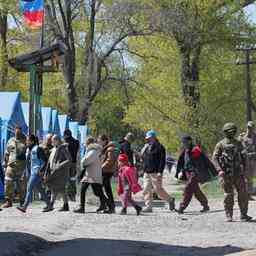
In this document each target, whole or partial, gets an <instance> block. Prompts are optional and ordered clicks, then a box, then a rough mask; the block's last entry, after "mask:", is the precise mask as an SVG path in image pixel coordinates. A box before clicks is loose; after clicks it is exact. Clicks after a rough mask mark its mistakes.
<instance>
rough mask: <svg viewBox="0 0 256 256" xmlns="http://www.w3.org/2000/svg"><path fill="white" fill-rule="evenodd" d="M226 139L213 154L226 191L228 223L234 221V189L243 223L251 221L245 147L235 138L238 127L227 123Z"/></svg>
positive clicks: (225, 126)
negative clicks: (246, 181) (246, 182)
mask: <svg viewBox="0 0 256 256" xmlns="http://www.w3.org/2000/svg"><path fill="white" fill-rule="evenodd" d="M223 132H224V135H225V138H224V139H223V140H222V141H220V142H219V143H218V144H217V145H216V147H215V150H214V153H213V163H214V165H215V167H216V169H217V171H218V174H219V177H220V178H221V184H222V187H223V190H224V195H225V197H224V208H225V212H226V217H227V221H228V222H231V221H232V220H233V207H234V188H235V189H236V191H237V193H238V204H239V208H240V212H241V215H240V219H241V221H250V220H251V219H252V217H250V216H248V215H247V212H248V192H247V189H246V184H245V178H244V167H245V159H244V156H243V154H242V151H243V146H242V144H241V142H240V141H239V140H237V139H236V138H235V135H236V132H237V127H236V126H235V124H233V123H227V124H225V125H224V127H223Z"/></svg>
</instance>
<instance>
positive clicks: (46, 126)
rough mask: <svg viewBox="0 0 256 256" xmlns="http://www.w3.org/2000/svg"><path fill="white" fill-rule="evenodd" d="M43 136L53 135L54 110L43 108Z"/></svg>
mask: <svg viewBox="0 0 256 256" xmlns="http://www.w3.org/2000/svg"><path fill="white" fill-rule="evenodd" d="M42 121H43V135H44V136H45V135H47V134H48V133H52V109H51V108H49V107H43V108H42Z"/></svg>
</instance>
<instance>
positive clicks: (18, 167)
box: [5, 161, 26, 202]
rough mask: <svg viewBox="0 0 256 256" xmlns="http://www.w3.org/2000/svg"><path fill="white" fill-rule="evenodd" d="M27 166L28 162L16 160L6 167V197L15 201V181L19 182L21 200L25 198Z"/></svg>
mask: <svg viewBox="0 0 256 256" xmlns="http://www.w3.org/2000/svg"><path fill="white" fill-rule="evenodd" d="M25 168H26V162H25V161H21V162H16V163H13V164H10V165H8V166H7V168H6V172H5V199H6V200H8V201H10V202H13V199H14V188H15V183H16V184H17V192H18V194H19V200H20V202H23V201H24V199H25V193H26V178H25V175H24V171H25Z"/></svg>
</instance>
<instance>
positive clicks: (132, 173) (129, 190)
mask: <svg viewBox="0 0 256 256" xmlns="http://www.w3.org/2000/svg"><path fill="white" fill-rule="evenodd" d="M118 167H119V171H118V187H117V193H118V195H119V196H120V199H121V202H122V206H123V209H122V211H121V213H120V214H121V215H126V214H127V207H128V206H129V205H132V206H133V207H134V208H135V210H136V213H137V215H140V212H141V210H142V208H141V207H140V206H139V205H138V204H137V203H136V202H135V201H133V199H132V194H136V193H138V192H140V191H141V190H142V188H141V186H140V185H139V183H138V175H137V170H136V168H135V167H132V166H130V165H129V160H128V156H127V155H125V154H121V155H119V157H118Z"/></svg>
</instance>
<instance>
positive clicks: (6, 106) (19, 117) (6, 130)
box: [0, 92, 28, 154]
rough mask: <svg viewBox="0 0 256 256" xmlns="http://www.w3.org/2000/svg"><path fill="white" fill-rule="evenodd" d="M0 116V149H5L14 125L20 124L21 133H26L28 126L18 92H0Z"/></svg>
mask: <svg viewBox="0 0 256 256" xmlns="http://www.w3.org/2000/svg"><path fill="white" fill-rule="evenodd" d="M0 102H1V107H0V117H1V119H2V127H1V134H2V136H1V151H2V154H3V152H4V151H5V147H6V143H7V141H8V140H9V139H10V138H11V137H12V136H14V130H15V127H16V126H20V127H21V129H22V131H23V133H24V134H27V132H28V126H27V124H26V122H25V118H24V115H23V112H22V107H21V101H20V93H19V92H0Z"/></svg>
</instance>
